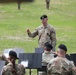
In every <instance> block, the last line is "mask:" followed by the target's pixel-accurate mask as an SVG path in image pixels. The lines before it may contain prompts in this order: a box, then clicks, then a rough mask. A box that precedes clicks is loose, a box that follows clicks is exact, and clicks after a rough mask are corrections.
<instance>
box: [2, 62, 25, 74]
mask: <svg viewBox="0 0 76 75" xmlns="http://www.w3.org/2000/svg"><path fill="white" fill-rule="evenodd" d="M24 74H25V68H24V66H23V65H21V64H15V68H13V64H12V63H8V64H7V65H6V66H4V67H3V69H2V75H24Z"/></svg>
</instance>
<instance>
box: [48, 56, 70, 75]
mask: <svg viewBox="0 0 76 75" xmlns="http://www.w3.org/2000/svg"><path fill="white" fill-rule="evenodd" d="M47 68H48V74H49V75H69V74H70V70H69V64H68V63H67V62H66V61H65V60H64V59H63V58H61V57H56V58H54V59H53V60H51V61H50V63H49V64H48V66H47Z"/></svg>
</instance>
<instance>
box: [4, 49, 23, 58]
mask: <svg viewBox="0 0 76 75" xmlns="http://www.w3.org/2000/svg"><path fill="white" fill-rule="evenodd" d="M10 51H15V52H16V53H17V57H18V58H19V54H20V53H24V50H23V49H22V48H9V49H5V50H4V55H5V56H6V57H7V58H8V56H9V52H10Z"/></svg>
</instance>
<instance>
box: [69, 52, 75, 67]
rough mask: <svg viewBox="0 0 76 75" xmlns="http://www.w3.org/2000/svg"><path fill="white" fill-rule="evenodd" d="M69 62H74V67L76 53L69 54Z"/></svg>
mask: <svg viewBox="0 0 76 75" xmlns="http://www.w3.org/2000/svg"><path fill="white" fill-rule="evenodd" d="M70 57H71V60H72V61H73V62H74V64H75V66H76V53H73V54H70Z"/></svg>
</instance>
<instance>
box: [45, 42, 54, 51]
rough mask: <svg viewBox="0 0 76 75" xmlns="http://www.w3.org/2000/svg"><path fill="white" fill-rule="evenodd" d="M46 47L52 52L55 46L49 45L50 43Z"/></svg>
mask: <svg viewBox="0 0 76 75" xmlns="http://www.w3.org/2000/svg"><path fill="white" fill-rule="evenodd" d="M45 47H47V49H48V50H52V49H53V46H52V45H51V44H49V43H48V42H46V43H45Z"/></svg>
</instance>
